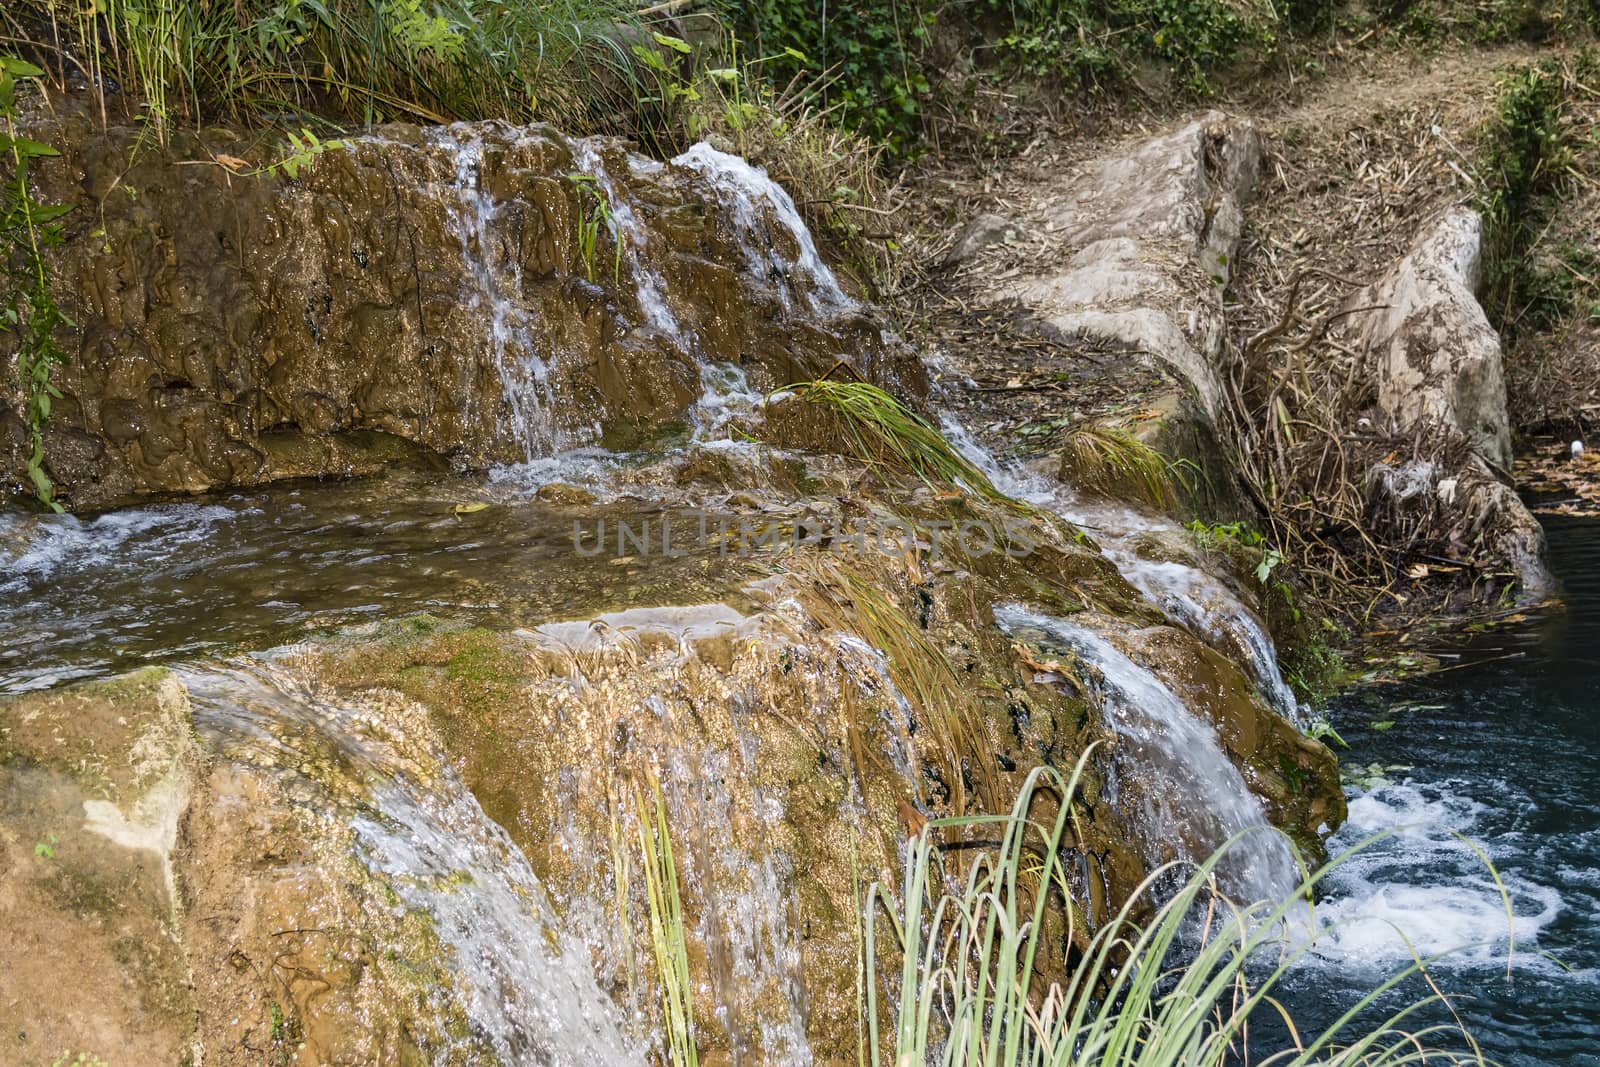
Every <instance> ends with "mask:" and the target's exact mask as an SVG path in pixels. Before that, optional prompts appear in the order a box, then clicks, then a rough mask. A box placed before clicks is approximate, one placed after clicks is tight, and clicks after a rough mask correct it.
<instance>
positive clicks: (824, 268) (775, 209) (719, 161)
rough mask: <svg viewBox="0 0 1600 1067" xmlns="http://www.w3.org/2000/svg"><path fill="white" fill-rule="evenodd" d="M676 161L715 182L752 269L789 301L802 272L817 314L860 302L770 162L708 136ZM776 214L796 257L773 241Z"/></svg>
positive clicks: (807, 299)
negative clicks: (753, 159) (715, 143)
mask: <svg viewBox="0 0 1600 1067" xmlns="http://www.w3.org/2000/svg"><path fill="white" fill-rule="evenodd" d="M672 163H673V165H674V166H678V167H686V168H688V169H690V170H693V171H697V172H699V173H700V174H701V175H702V176H703V177H704V178H705V179H706V180H707V181H708V182H709V183H710V184H711V187H712V189H713V190H715V192H716V194H717V197H718V198H719V199H720V200H721V202H722V206H723V207H724V208H726V209H727V211H728V214H729V217H730V218H731V220H732V221H733V224H734V226H735V227H736V228H737V229H738V231H739V237H740V241H739V243H740V245H741V247H742V248H743V249H744V253H745V259H746V263H747V265H748V266H749V268H750V271H751V273H753V274H754V275H755V276H756V277H758V278H764V279H766V280H768V281H770V282H771V283H772V285H773V286H774V287H775V288H776V289H777V290H778V294H779V296H780V297H781V298H782V300H783V303H784V306H785V307H787V308H790V309H793V307H794V296H795V290H794V281H795V280H796V279H797V278H802V279H805V281H806V282H807V287H806V290H805V291H804V293H803V294H802V295H803V297H804V306H805V309H806V310H808V311H811V312H812V313H814V314H818V315H834V314H838V313H839V312H842V311H846V310H849V309H850V308H853V307H854V306H855V303H854V301H852V300H851V299H850V298H849V297H848V296H846V295H845V294H844V290H842V289H840V288H839V281H838V279H837V278H835V277H834V276H833V271H831V270H829V269H828V265H827V264H826V263H824V262H823V261H822V256H821V255H820V254H818V252H817V244H816V242H815V241H814V240H812V237H811V231H810V230H808V229H806V224H805V221H804V220H803V219H801V218H800V212H799V211H798V210H797V209H796V208H795V205H794V200H793V198H791V197H790V196H789V194H788V193H787V192H785V191H784V189H783V186H781V185H779V184H778V183H777V182H775V181H773V180H772V178H771V177H769V176H768V175H767V172H766V170H765V169H764V168H762V167H753V166H751V165H750V164H749V163H748V162H746V161H745V160H743V159H741V158H740V157H738V156H734V155H729V154H728V153H726V152H719V151H717V150H716V149H715V148H712V147H711V146H710V145H709V144H707V143H706V142H704V141H701V142H699V143H698V144H695V145H693V146H692V147H690V149H689V150H688V151H687V152H684V153H683V154H682V155H680V156H678V157H677V158H676V159H674V160H673V161H672ZM772 219H776V220H777V222H778V224H779V225H780V226H782V227H783V229H784V230H785V231H787V232H788V235H789V237H790V238H791V239H792V240H793V241H794V244H795V247H796V250H797V251H796V255H795V258H794V260H793V262H790V260H789V259H787V258H786V257H785V256H784V255H783V253H782V252H780V251H779V249H778V248H777V246H776V244H775V242H774V241H773V234H772V232H771V228H770V222H769V220H772Z"/></svg>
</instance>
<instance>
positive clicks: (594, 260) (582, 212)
mask: <svg viewBox="0 0 1600 1067" xmlns="http://www.w3.org/2000/svg"><path fill="white" fill-rule="evenodd" d="M567 180H568V181H569V182H571V183H572V184H573V186H574V187H575V188H576V189H577V190H578V258H579V260H581V261H582V263H583V274H584V277H586V278H588V279H589V280H590V281H591V282H592V281H595V280H596V279H597V277H598V273H599V272H598V266H599V258H600V234H601V233H602V232H604V233H606V234H608V235H610V237H611V243H612V245H613V246H614V247H615V253H614V255H613V256H612V261H611V280H612V283H613V284H621V282H622V231H621V230H619V229H618V228H617V216H616V213H615V212H614V211H613V210H612V208H611V201H610V199H609V198H608V197H607V196H606V191H605V189H604V188H603V187H602V186H601V185H600V183H599V182H598V181H597V180H596V179H595V177H594V176H593V175H592V174H569V175H567Z"/></svg>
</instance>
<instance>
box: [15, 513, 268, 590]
mask: <svg viewBox="0 0 1600 1067" xmlns="http://www.w3.org/2000/svg"><path fill="white" fill-rule="evenodd" d="M241 514H245V513H244V512H241V511H239V510H236V509H232V508H225V507H220V506H217V505H214V504H211V505H200V504H170V505H163V506H160V507H153V508H131V509H129V510H127V511H113V512H108V513H106V514H104V515H98V516H95V517H94V518H91V519H80V518H78V517H77V516H76V515H38V516H23V515H14V516H0V591H4V592H14V591H18V590H21V589H22V588H24V587H25V585H26V584H27V583H28V582H32V581H38V580H41V579H47V578H49V577H50V576H51V575H53V574H56V573H58V572H59V571H63V570H76V569H79V568H85V569H87V568H95V567H104V566H107V565H109V564H111V563H112V562H116V563H118V564H127V565H134V564H139V563H160V562H163V561H164V560H166V559H167V558H168V557H169V556H170V555H172V554H173V553H174V552H175V551H177V550H178V549H179V548H180V547H181V546H183V545H186V544H193V543H197V542H201V541H204V540H206V539H207V538H208V537H210V536H211V535H212V534H213V533H215V531H216V527H217V526H218V525H219V524H220V523H223V522H225V521H227V520H229V519H232V518H235V517H237V516H239V515H241Z"/></svg>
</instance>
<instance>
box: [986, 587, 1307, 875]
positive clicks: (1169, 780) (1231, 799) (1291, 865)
mask: <svg viewBox="0 0 1600 1067" xmlns="http://www.w3.org/2000/svg"><path fill="white" fill-rule="evenodd" d="M995 619H996V621H997V622H998V624H999V625H1000V627H1001V629H1003V630H1004V631H1005V632H1006V633H1007V634H1009V635H1011V636H1014V637H1020V638H1023V639H1025V640H1029V641H1033V642H1035V643H1037V644H1039V645H1040V647H1041V648H1043V649H1044V650H1045V651H1047V652H1050V653H1055V654H1062V655H1067V656H1070V657H1071V658H1072V659H1074V660H1075V661H1077V662H1078V663H1079V664H1081V665H1082V667H1083V668H1084V669H1085V672H1086V674H1087V677H1086V678H1085V679H1084V681H1085V682H1086V683H1087V685H1088V687H1089V688H1090V689H1091V691H1093V692H1095V693H1096V695H1097V696H1098V697H1099V700H1100V703H1101V708H1102V711H1103V713H1104V715H1105V719H1106V724H1107V725H1108V726H1110V727H1111V729H1112V730H1113V731H1115V733H1116V735H1117V745H1116V751H1115V756H1114V766H1115V768H1116V771H1115V778H1116V787H1117V790H1118V796H1119V801H1120V803H1121V804H1123V805H1124V806H1125V807H1129V806H1133V805H1136V807H1134V811H1135V812H1136V813H1137V814H1136V818H1137V819H1138V821H1139V822H1140V823H1141V824H1142V825H1141V831H1142V832H1141V835H1140V836H1141V837H1142V838H1143V839H1144V840H1145V842H1146V843H1147V845H1149V846H1150V847H1151V848H1153V849H1159V848H1161V847H1163V846H1166V847H1170V848H1175V849H1178V850H1180V851H1179V854H1178V856H1177V857H1169V856H1164V855H1160V854H1152V855H1149V856H1147V857H1146V858H1147V860H1149V861H1150V862H1152V863H1156V862H1162V861H1164V860H1166V859H1170V858H1181V859H1189V860H1200V859H1204V858H1205V857H1206V856H1208V855H1210V853H1211V852H1213V851H1214V850H1215V849H1217V848H1218V847H1219V846H1221V845H1222V844H1223V843H1224V842H1226V841H1228V840H1229V839H1230V838H1234V837H1235V836H1236V835H1239V834H1241V833H1243V836H1242V837H1240V838H1239V839H1238V840H1237V841H1236V842H1235V843H1234V844H1233V846H1232V847H1231V848H1230V849H1229V850H1228V853H1227V854H1226V855H1225V856H1224V857H1223V860H1222V862H1221V864H1220V865H1219V867H1218V871H1219V877H1220V878H1221V880H1222V885H1223V889H1224V891H1225V892H1227V893H1229V894H1230V895H1232V896H1234V897H1235V898H1238V899H1241V900H1242V901H1244V902H1256V901H1262V900H1270V901H1278V900H1281V899H1283V898H1284V897H1286V896H1288V895H1289V894H1291V893H1293V892H1294V891H1295V888H1296V886H1297V885H1298V884H1299V881H1300V879H1299V874H1298V870H1297V867H1296V864H1295V861H1294V856H1293V854H1292V853H1291V851H1290V849H1289V846H1288V844H1287V842H1286V841H1285V840H1284V838H1283V837H1282V836H1281V835H1279V834H1278V833H1277V832H1276V831H1275V830H1273V829H1272V828H1271V827H1270V826H1269V825H1268V823H1267V820H1266V816H1265V815H1264V814H1263V812H1262V810H1261V805H1260V804H1259V803H1258V802H1257V801H1256V798H1255V796H1254V794H1252V793H1251V792H1250V789H1249V787H1248V786H1246V785H1245V781H1244V778H1243V776H1242V775H1240V773H1239V770H1238V768H1236V767H1235V766H1234V765H1233V763H1232V761H1230V760H1229V759H1228V756H1227V754H1226V753H1225V752H1224V751H1223V750H1222V744H1221V742H1220V741H1219V740H1218V738H1217V734H1216V731H1215V730H1214V729H1213V728H1212V727H1211V726H1210V725H1209V724H1207V723H1204V722H1202V721H1200V720H1199V719H1197V718H1195V716H1194V715H1193V713H1191V712H1190V711H1189V709H1188V708H1187V707H1185V706H1184V703H1183V701H1181V700H1179V699H1178V697H1177V696H1176V695H1175V694H1174V693H1173V692H1172V690H1170V689H1168V688H1167V687H1166V686H1165V685H1164V684H1162V682H1161V680H1160V679H1158V678H1157V677H1156V676H1155V675H1154V674H1153V673H1152V672H1151V671H1150V670H1148V669H1147V668H1145V667H1141V666H1140V665H1139V664H1137V663H1135V662H1134V661H1133V660H1131V659H1130V658H1128V656H1127V655H1126V654H1125V653H1123V652H1122V651H1120V650H1119V649H1117V648H1116V647H1115V646H1114V645H1112V644H1111V642H1110V641H1108V640H1106V639H1105V638H1104V637H1102V636H1101V635H1099V634H1097V633H1095V632H1093V631H1092V630H1089V629H1087V628H1085V627H1083V626H1079V625H1077V624H1075V623H1070V622H1066V621H1064V620H1061V619H1056V618H1052V617H1050V616H1048V615H1040V614H1037V613H1034V612H1032V611H1029V610H1028V609H1026V608H1024V607H1022V606H1021V605H1017V604H1008V605H1004V606H1002V607H1000V608H999V609H997V610H996V612H995ZM1244 831H1249V832H1248V833H1244Z"/></svg>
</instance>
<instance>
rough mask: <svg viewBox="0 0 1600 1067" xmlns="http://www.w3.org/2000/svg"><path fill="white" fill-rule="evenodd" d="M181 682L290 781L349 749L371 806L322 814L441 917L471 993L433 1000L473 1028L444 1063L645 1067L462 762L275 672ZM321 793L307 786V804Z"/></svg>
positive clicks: (238, 745)
mask: <svg viewBox="0 0 1600 1067" xmlns="http://www.w3.org/2000/svg"><path fill="white" fill-rule="evenodd" d="M287 653H292V650H285V653H280V655H285V654H287ZM181 673H182V677H183V680H184V683H185V685H186V686H187V688H188V690H189V693H190V699H191V702H192V705H193V708H194V713H195V721H196V725H197V726H198V727H199V729H200V731H201V733H202V735H204V736H206V737H207V739H208V740H209V741H210V742H211V744H212V745H213V746H214V747H215V748H216V749H217V750H218V751H221V752H223V753H224V754H225V755H227V756H229V757H232V758H242V759H246V760H250V761H252V762H257V763H260V764H264V765H267V766H277V767H279V768H284V769H283V770H282V772H281V773H283V774H285V775H288V776H297V775H299V774H302V773H304V772H305V771H306V770H307V769H310V770H311V773H312V774H315V775H324V774H337V773H339V771H337V770H332V769H318V768H319V766H320V767H324V768H325V767H329V766H330V764H329V761H327V760H326V759H322V758H319V757H318V755H317V753H318V752H319V751H320V750H322V749H324V748H325V746H326V745H328V744H330V743H331V744H332V745H334V746H335V747H336V749H337V751H338V756H339V758H338V760H337V761H335V763H336V764H337V765H339V766H343V767H348V768H350V773H351V774H352V775H353V777H355V778H356V779H357V782H356V785H357V787H358V788H359V790H360V796H359V799H358V800H357V801H356V802H355V803H354V804H341V803H340V802H338V801H334V800H332V799H331V798H323V799H324V802H323V803H319V804H318V805H317V806H318V807H320V808H322V809H323V810H324V811H325V812H326V815H325V817H328V818H333V819H336V820H344V821H345V822H346V823H347V825H348V826H349V827H350V829H351V830H352V831H353V833H354V841H355V846H354V847H355V850H356V854H357V857H358V858H359V860H360V862H361V863H362V865H363V866H364V867H365V868H366V869H367V870H369V871H370V872H372V873H373V874H374V875H375V876H377V877H379V878H381V879H382V880H383V882H384V883H385V885H386V886H387V887H388V888H389V889H390V890H391V891H392V893H393V894H395V896H396V897H397V898H398V900H399V902H400V906H401V907H403V908H405V909H406V910H408V911H411V912H413V913H418V914H421V915H424V916H426V917H427V919H428V920H429V923H430V926H431V929H432V930H433V932H434V934H435V935H436V936H437V938H438V940H439V942H440V944H441V946H442V947H443V948H444V949H445V950H446V951H447V953H448V955H449V959H448V961H447V962H448V963H449V966H450V970H451V971H452V972H453V973H454V974H455V975H456V976H457V977H458V982H459V985H458V986H453V985H449V984H444V983H440V984H436V985H434V986H432V987H431V988H430V989H429V991H428V996H429V997H430V999H431V1000H432V1001H433V1002H434V1003H433V1007H434V1009H435V1010H436V1013H437V1017H438V1018H439V1019H441V1020H442V1019H444V1018H446V1017H448V1015H449V1014H450V1012H451V1009H452V1008H455V1009H457V1010H459V1011H462V1012H463V1013H464V1014H465V1016H466V1018H467V1020H468V1022H469V1023H470V1027H471V1033H470V1035H469V1036H467V1037H460V1036H458V1035H454V1034H451V1035H449V1038H448V1040H451V1041H460V1042H461V1043H462V1047H460V1048H453V1049H451V1050H448V1051H447V1053H446V1055H445V1056H444V1058H447V1059H449V1060H450V1061H451V1062H455V1061H456V1060H457V1059H459V1058H461V1057H463V1056H464V1057H466V1058H468V1059H472V1058H474V1057H475V1056H476V1055H479V1054H481V1052H480V1051H479V1050H481V1049H482V1048H483V1047H484V1046H487V1048H488V1049H490V1050H492V1051H493V1053H494V1056H495V1057H496V1059H497V1060H498V1061H499V1062H502V1063H506V1064H540V1065H562V1067H566V1065H571V1067H578V1065H584V1067H588V1065H590V1064H600V1065H605V1067H610V1065H616V1067H621V1065H624V1064H637V1063H640V1062H642V1061H643V1059H644V1055H643V1050H642V1049H639V1048H636V1047H635V1046H634V1045H633V1043H632V1042H630V1041H629V1040H628V1039H627V1038H626V1037H625V1036H624V1035H623V1031H622V1026H621V1023H620V1020H619V1014H620V1013H619V1012H618V1010H617V1008H616V1006H615V1005H614V1004H613V1003H612V1001H611V999H610V997H609V996H607V995H606V994H605V993H604V992H603V991H602V990H601V989H600V987H599V985H598V983H597V982H596V980H595V976H594V972H593V969H592V966H591V963H590V957H589V953H588V949H587V948H586V946H585V945H584V944H583V943H582V942H581V941H580V940H578V939H577V938H576V937H574V936H572V935H571V934H569V933H566V932H564V931H562V930H561V929H560V928H559V927H558V925H557V924H556V921H555V919H554V916H553V912H552V909H551V906H550V904H549V902H548V900H547V899H546V895H545V891H544V887H543V886H542V885H541V884H540V883H539V880H538V878H537V877H536V876H535V875H534V873H533V871H532V869H531V868H530V867H529V866H528V861H527V859H526V858H525V857H524V856H523V854H522V852H521V851H520V850H519V849H518V848H517V846H516V845H515V844H514V843H513V842H512V840H511V838H510V837H509V835H507V834H506V832H505V831H504V830H503V829H501V827H500V826H499V825H498V824H496V823H495V822H494V821H493V820H491V819H490V818H489V817H488V816H487V815H486V814H485V813H484V811H483V809H482V808H481V807H480V806H479V804H478V801H477V799H476V798H475V797H474V796H473V795H472V793H471V792H470V791H468V789H467V788H466V786H465V785H464V784H463V783H462V781H461V779H460V777H459V775H457V773H456V772H455V770H454V768H453V767H452V766H451V764H450V762H449V759H448V758H447V757H445V756H444V755H443V754H442V753H439V752H434V751H430V750H429V749H428V748H427V747H426V745H424V744H419V741H418V738H417V734H418V733H419V732H421V731H419V730H417V729H415V728H414V727H415V726H416V724H415V723H408V722H407V721H405V718H404V712H403V711H395V710H393V709H392V708H390V707H389V706H381V707H362V706H359V705H356V704H347V703H344V702H341V701H337V700H333V699H329V698H327V697H324V696H323V695H321V694H319V693H316V692H313V691H312V690H311V689H310V688H309V687H307V686H306V685H304V684H302V683H301V682H299V681H298V680H297V679H296V678H295V677H294V676H293V675H292V674H291V673H290V672H288V671H287V670H285V669H284V668H282V667H280V666H277V665H275V664H271V663H264V662H252V663H249V664H242V665H237V666H233V667H229V668H221V669H214V670H185V671H183V672H181ZM288 768H299V769H300V770H299V771H293V770H288ZM317 784H319V785H323V786H325V787H326V786H327V784H328V783H325V782H318V783H317ZM315 788H316V785H313V784H312V783H310V782H308V781H306V780H305V779H304V778H299V779H298V780H297V789H299V790H300V791H302V792H303V791H305V790H306V789H315ZM395 949H396V951H399V952H401V953H402V954H403V953H404V951H405V949H404V947H402V946H395ZM441 1051H442V1052H445V1051H446V1050H441ZM442 1061H443V1060H442V1059H441V1062H442Z"/></svg>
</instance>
